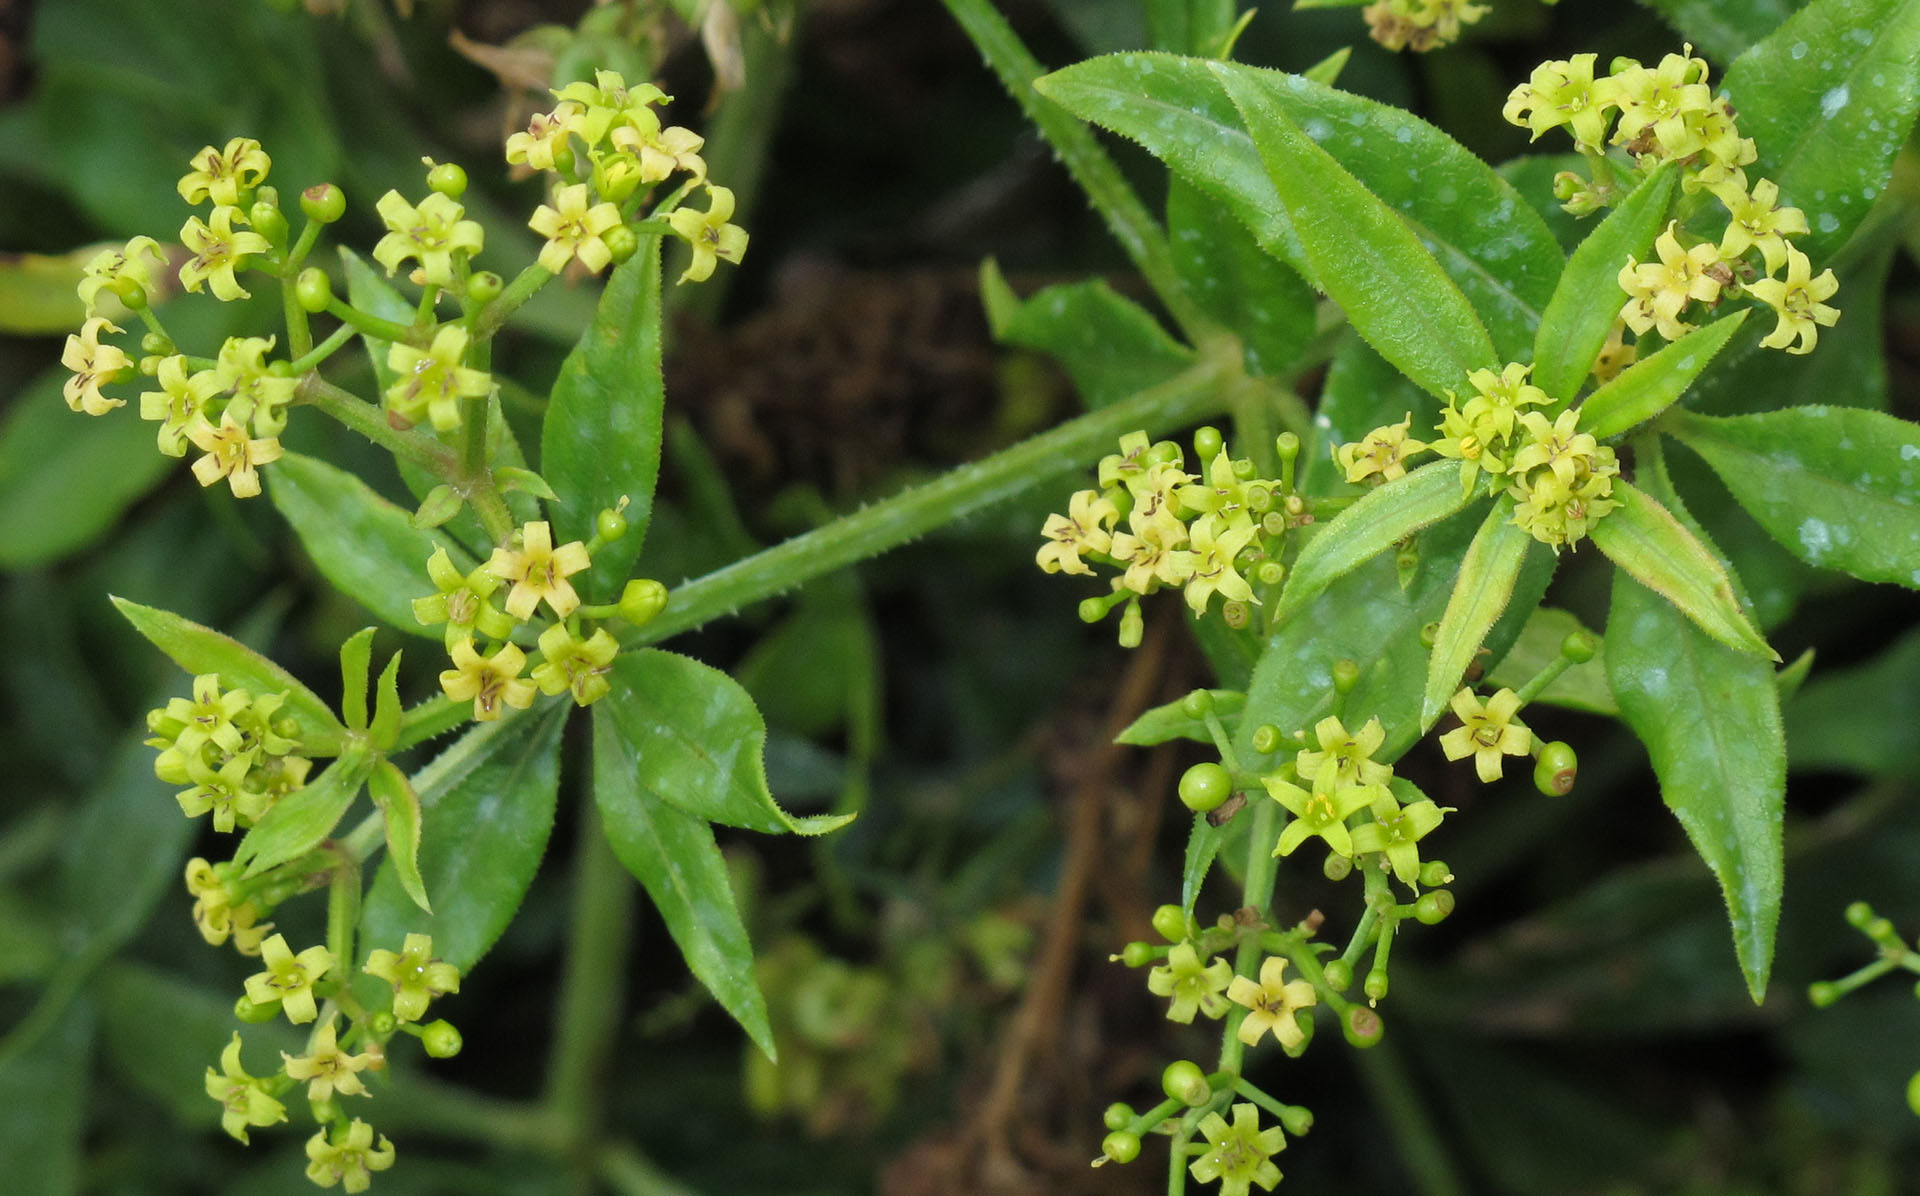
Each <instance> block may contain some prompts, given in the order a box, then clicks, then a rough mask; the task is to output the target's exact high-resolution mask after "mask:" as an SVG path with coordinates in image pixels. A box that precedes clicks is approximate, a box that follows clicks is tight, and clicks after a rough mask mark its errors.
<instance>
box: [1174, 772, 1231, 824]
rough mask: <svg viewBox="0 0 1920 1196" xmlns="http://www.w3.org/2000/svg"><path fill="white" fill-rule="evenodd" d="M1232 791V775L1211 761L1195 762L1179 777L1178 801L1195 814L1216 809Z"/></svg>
mask: <svg viewBox="0 0 1920 1196" xmlns="http://www.w3.org/2000/svg"><path fill="white" fill-rule="evenodd" d="M1232 792H1233V777H1232V776H1230V775H1228V773H1227V770H1226V769H1224V768H1222V767H1220V766H1219V765H1218V764H1214V763H1212V762H1208V763H1205V764H1196V765H1194V766H1193V767H1192V768H1189V769H1188V770H1187V772H1186V775H1185V776H1183V777H1181V778H1180V801H1181V802H1182V803H1183V804H1184V805H1185V806H1186V807H1187V809H1189V810H1192V811H1194V812H1195V813H1197V814H1204V813H1206V812H1207V811H1208V810H1214V809H1218V808H1219V806H1220V803H1221V802H1223V801H1226V800H1227V797H1228V795H1230V794H1231V793H1232Z"/></svg>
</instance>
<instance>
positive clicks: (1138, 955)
mask: <svg viewBox="0 0 1920 1196" xmlns="http://www.w3.org/2000/svg"><path fill="white" fill-rule="evenodd" d="M1159 957H1160V952H1159V951H1157V950H1155V949H1154V946H1153V944H1152V943H1147V942H1142V941H1140V940H1138V939H1135V940H1134V941H1133V942H1131V943H1128V944H1127V945H1126V946H1124V947H1122V948H1120V962H1121V963H1123V964H1125V965H1127V966H1128V967H1130V968H1144V967H1146V966H1147V965H1148V964H1150V963H1152V962H1153V961H1154V960H1156V959H1158V958H1159Z"/></svg>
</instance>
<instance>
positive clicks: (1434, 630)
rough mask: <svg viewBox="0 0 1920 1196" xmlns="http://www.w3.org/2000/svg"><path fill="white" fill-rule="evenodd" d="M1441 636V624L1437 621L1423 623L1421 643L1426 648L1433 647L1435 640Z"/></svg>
mask: <svg viewBox="0 0 1920 1196" xmlns="http://www.w3.org/2000/svg"><path fill="white" fill-rule="evenodd" d="M1439 638H1440V624H1439V623H1438V622H1437V621H1436V622H1433V623H1425V624H1422V625H1421V627H1420V645H1421V646H1422V647H1424V648H1431V647H1433V642H1434V641H1435V640H1437V639H1439Z"/></svg>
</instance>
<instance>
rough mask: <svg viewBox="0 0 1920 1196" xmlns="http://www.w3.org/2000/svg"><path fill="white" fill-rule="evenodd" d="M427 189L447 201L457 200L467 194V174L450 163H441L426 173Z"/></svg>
mask: <svg viewBox="0 0 1920 1196" xmlns="http://www.w3.org/2000/svg"><path fill="white" fill-rule="evenodd" d="M427 188H428V190H431V191H438V192H439V193H440V194H442V195H444V196H446V197H447V198H448V199H459V198H460V197H461V196H462V195H465V194H466V193H467V172H466V171H464V170H462V169H460V167H458V166H456V165H455V164H454V163H452V162H441V163H439V164H437V165H435V166H434V168H433V169H432V170H429V171H428V172H427Z"/></svg>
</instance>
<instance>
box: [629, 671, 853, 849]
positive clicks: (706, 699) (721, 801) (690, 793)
mask: <svg viewBox="0 0 1920 1196" xmlns="http://www.w3.org/2000/svg"><path fill="white" fill-rule="evenodd" d="M613 672H614V683H613V685H614V691H613V693H612V694H611V695H609V696H608V697H607V698H606V699H604V706H605V709H606V717H605V718H603V719H602V720H600V722H599V724H598V725H600V726H603V727H605V726H612V727H615V728H618V730H619V731H620V733H621V734H623V735H625V736H626V737H627V741H628V743H629V744H630V745H631V746H632V749H633V754H634V756H635V758H636V759H637V760H638V765H637V767H638V769H639V772H638V774H637V776H636V778H635V783H636V784H638V785H639V786H640V788H641V789H642V790H644V791H645V792H646V793H648V794H649V795H650V796H651V797H654V798H658V799H660V800H662V801H666V802H669V803H671V804H673V805H675V806H678V807H679V808H680V809H682V810H684V811H686V812H687V813H689V814H692V815H694V816H695V817H698V818H704V819H707V820H709V821H712V822H719V823H724V824H726V825H727V826H737V827H741V828H743V829H745V830H750V831H760V832H761V833H763V834H769V835H777V834H781V833H783V832H788V831H790V832H793V833H794V834H800V835H819V834H824V833H825V832H827V831H830V830H833V829H834V828H836V827H839V826H844V825H846V824H847V823H848V822H850V821H852V816H851V815H846V816H840V817H834V816H828V815H822V816H819V817H815V818H795V817H793V816H792V815H791V814H788V813H787V812H786V811H785V810H782V809H781V808H780V807H779V806H778V805H776V804H775V803H774V800H773V794H772V793H770V792H768V790H767V770H766V764H765V759H764V752H765V749H766V744H767V725H766V723H765V722H764V721H762V719H761V717H760V711H759V710H758V709H756V708H755V707H754V704H753V699H752V698H750V697H748V696H747V691H746V690H744V689H742V688H741V687H740V684H739V682H737V681H735V680H734V679H733V678H731V677H729V676H727V675H726V674H725V673H723V672H721V671H720V670H719V669H716V668H712V667H710V666H708V665H704V664H701V663H700V662H699V661H697V660H693V659H691V658H689V657H685V656H681V655H679V654H677V653H673V652H666V651H662V650H661V649H658V648H642V649H640V650H639V651H637V652H627V653H624V654H622V655H621V656H620V657H619V658H618V659H617V660H615V661H614V665H613Z"/></svg>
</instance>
